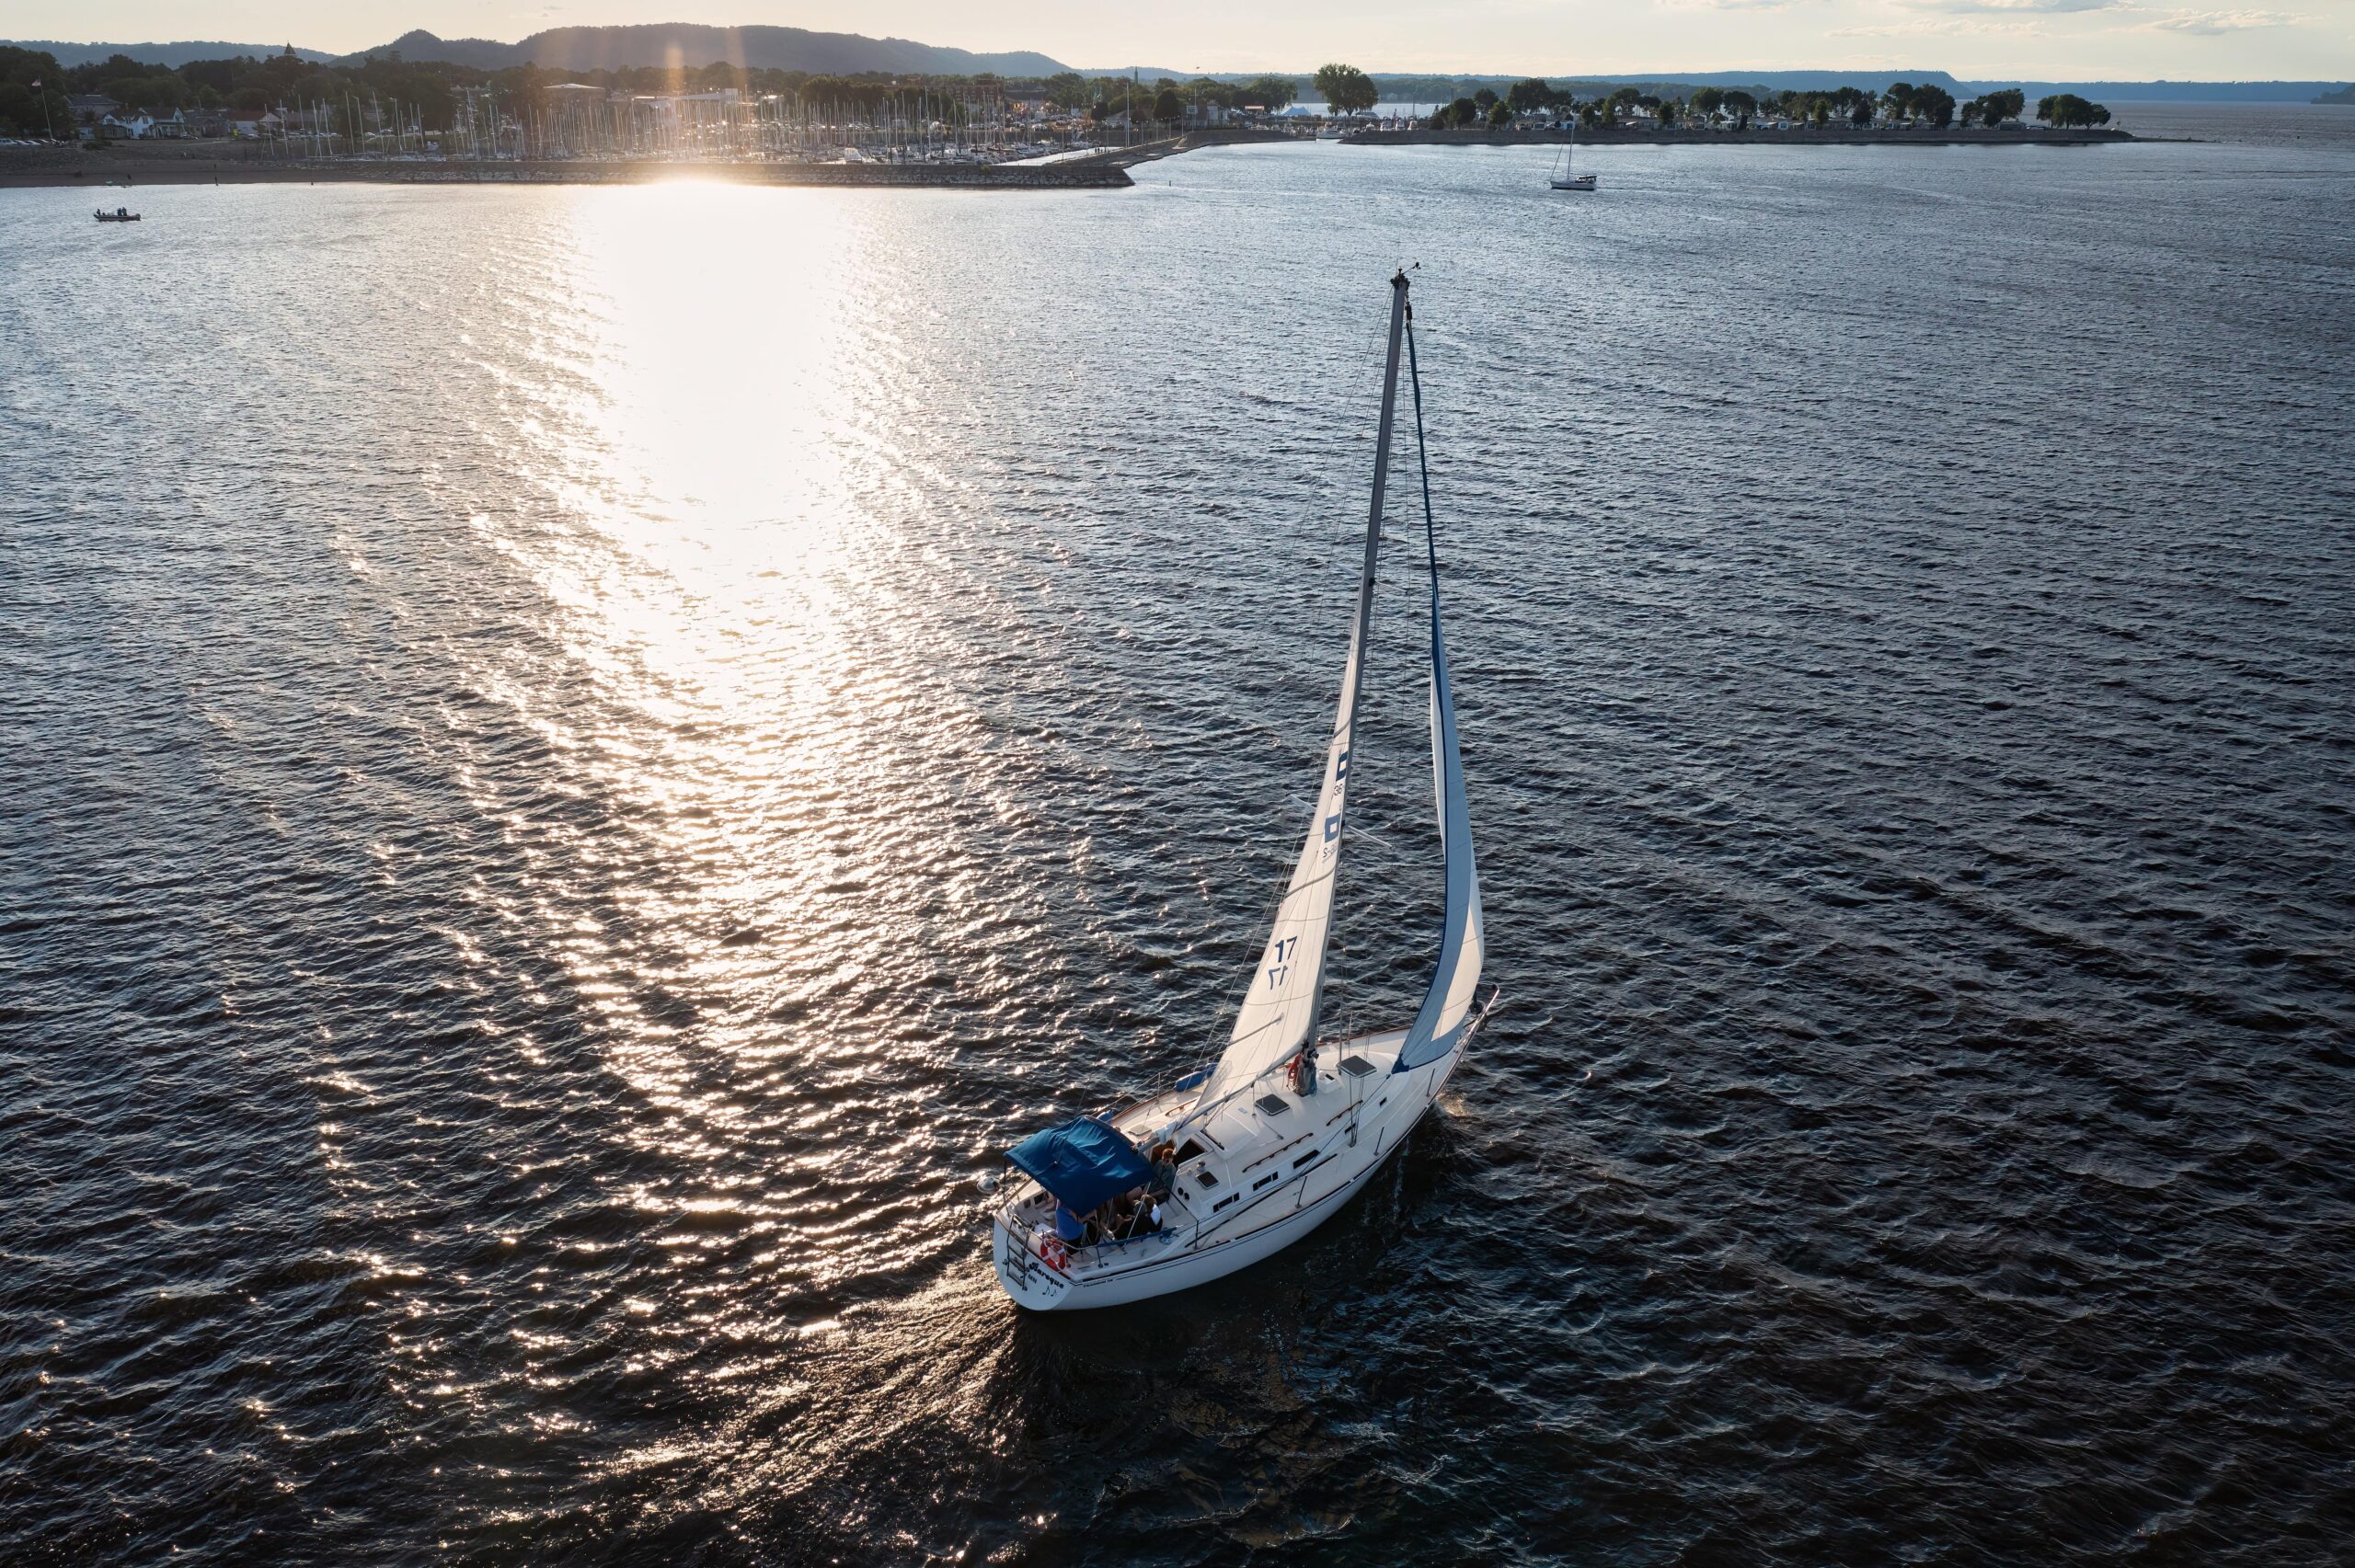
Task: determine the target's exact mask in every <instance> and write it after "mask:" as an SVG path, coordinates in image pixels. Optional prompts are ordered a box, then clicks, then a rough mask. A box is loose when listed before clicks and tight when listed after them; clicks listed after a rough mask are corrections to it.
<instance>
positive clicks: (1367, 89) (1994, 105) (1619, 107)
mask: <svg viewBox="0 0 2355 1568" xmlns="http://www.w3.org/2000/svg"><path fill="white" fill-rule="evenodd" d="M1315 90H1316V92H1317V95H1318V96H1319V97H1322V98H1323V99H1324V100H1325V103H1326V105H1327V108H1328V109H1331V110H1332V111H1333V112H1334V113H1336V114H1349V113H1356V112H1360V111H1361V110H1364V109H1372V108H1373V106H1374V104H1375V102H1376V101H1377V99H1378V96H1379V95H1378V93H1377V92H1376V89H1375V86H1374V83H1373V78H1372V77H1370V76H1368V75H1367V74H1365V73H1364V72H1363V71H1361V70H1359V69H1358V68H1357V67H1356V66H1354V65H1342V64H1328V65H1327V66H1325V67H1324V68H1322V69H1321V70H1319V71H1318V72H1317V73H1316V76H1315ZM2027 102H2028V99H2027V96H2026V95H2025V94H2024V93H2022V92H2021V91H2020V89H2019V88H2017V87H2005V88H2003V89H2001V90H1999V91H1996V92H1992V93H1982V94H1981V95H1980V96H1979V97H1975V98H1972V99H1971V100H1970V102H1969V103H1964V104H1958V103H1957V102H1956V101H1955V97H1954V95H1953V94H1952V93H1949V92H1947V90H1946V89H1945V88H1944V87H1941V86H1937V85H1936V83H1928V82H1925V83H1922V84H1920V85H1918V86H1917V85H1915V84H1913V83H1912V82H1892V83H1890V86H1889V88H1888V90H1887V91H1886V92H1882V93H1878V94H1875V93H1870V92H1867V91H1866V90H1864V89H1863V88H1861V87H1825V88H1820V89H1813V90H1810V89H1808V88H1803V87H1792V88H1786V89H1784V90H1783V91H1781V92H1777V93H1766V94H1763V95H1762V94H1754V93H1750V92H1746V91H1744V90H1742V89H1741V88H1739V87H1702V88H1699V89H1697V90H1695V91H1694V93H1693V94H1692V96H1691V97H1686V98H1675V97H1665V98H1664V97H1660V96H1658V95H1656V94H1652V93H1647V92H1645V91H1643V90H1642V89H1641V88H1638V87H1633V86H1623V87H1618V88H1615V89H1614V90H1613V91H1611V92H1609V93H1605V94H1602V95H1600V96H1597V97H1590V98H1583V99H1582V98H1580V97H1578V96H1577V95H1576V94H1575V93H1573V92H1571V91H1570V90H1569V89H1568V87H1557V86H1554V85H1553V84H1552V83H1550V82H1547V81H1546V80H1545V78H1544V77H1542V76H1531V77H1528V78H1526V79H1525V80H1522V81H1519V82H1515V83H1514V84H1513V85H1512V86H1511V87H1509V88H1507V89H1506V90H1505V92H1503V93H1502V94H1499V93H1498V92H1496V91H1495V90H1494V89H1493V88H1489V87H1482V88H1481V89H1480V90H1479V91H1478V92H1476V93H1474V94H1472V95H1471V96H1469V97H1459V98H1457V99H1455V100H1454V101H1453V102H1452V103H1449V104H1447V105H1445V106H1443V107H1442V108H1441V109H1439V110H1438V111H1437V112H1436V113H1434V114H1433V115H1432V116H1431V117H1430V121H1429V123H1430V126H1431V128H1432V129H1434V130H1439V131H1452V130H1469V129H1473V128H1476V127H1479V126H1483V125H1485V126H1488V127H1491V128H1499V127H1503V126H1506V125H1510V124H1511V123H1512V122H1513V121H1514V120H1516V119H1518V118H1520V117H1521V116H1522V115H1527V114H1551V115H1553V116H1555V117H1556V118H1557V119H1560V120H1568V119H1573V118H1575V119H1576V120H1577V121H1578V122H1579V123H1580V124H1581V125H1584V126H1588V127H1590V128H1600V127H1603V126H1605V125H1615V124H1618V123H1619V122H1620V121H1622V120H1626V119H1628V118H1630V117H1631V116H1633V114H1634V113H1635V111H1637V110H1638V109H1641V110H1643V111H1645V112H1646V113H1648V115H1649V116H1650V117H1651V118H1652V119H1653V120H1657V121H1658V122H1659V123H1660V124H1661V125H1663V126H1673V125H1675V124H1676V123H1677V122H1678V121H1680V120H1696V119H1697V120H1701V121H1704V122H1706V123H1712V124H1714V123H1716V122H1717V120H1720V119H1724V120H1731V121H1732V122H1733V124H1734V126H1735V128H1736V129H1738V130H1743V131H1746V130H1748V129H1749V128H1750V125H1751V122H1752V120H1757V119H1759V118H1760V117H1762V116H1772V117H1774V118H1776V119H1781V120H1791V121H1794V122H1796V123H1799V124H1812V125H1819V126H1828V125H1830V124H1831V123H1832V121H1833V120H1843V121H1845V122H1847V123H1848V124H1851V125H1856V126H1867V125H1871V124H1874V123H1876V122H1880V123H1886V124H1891V125H1926V126H1931V127H1934V128H1936V129H1938V130H1944V129H1945V128H1947V126H1950V125H1952V124H1954V123H1955V121H1956V120H1957V119H1959V120H1961V121H1962V123H1963V124H1964V125H1966V126H1969V125H1973V124H1977V125H2000V124H2002V123H2003V122H2004V121H2005V120H2015V119H2017V118H2018V117H2019V115H2020V112H2021V110H2022V109H2024V108H2026V106H2027ZM2036 115H2037V118H2038V119H2039V120H2043V121H2044V122H2045V123H2046V124H2048V125H2051V126H2055V127H2066V126H2091V125H2107V124H2108V123H2109V111H2108V109H2104V108H2103V107H2102V106H2101V105H2099V104H2097V103H2088V102H2086V101H2085V99H2084V98H2081V97H2076V96H2075V95H2074V94H2072V93H2060V94H2056V95H2054V96H2053V97H2048V98H2045V99H2043V100H2041V101H2040V102H2039V104H2038V105H2037V110H2036Z"/></svg>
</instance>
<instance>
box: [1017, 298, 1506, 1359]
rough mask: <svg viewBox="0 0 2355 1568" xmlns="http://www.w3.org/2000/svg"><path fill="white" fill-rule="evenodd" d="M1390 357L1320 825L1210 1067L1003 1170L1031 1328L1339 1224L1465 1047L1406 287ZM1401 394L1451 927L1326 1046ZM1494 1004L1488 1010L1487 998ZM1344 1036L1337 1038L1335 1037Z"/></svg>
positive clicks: (1475, 962) (1442, 681)
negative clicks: (1416, 485)
mask: <svg viewBox="0 0 2355 1568" xmlns="http://www.w3.org/2000/svg"><path fill="white" fill-rule="evenodd" d="M1390 283H1391V301H1390V350H1389V360H1388V365H1387V368H1386V370H1385V372H1384V378H1383V386H1382V423H1381V426H1380V429H1379V430H1378V431H1377V433H1376V435H1375V438H1374V461H1373V506H1372V508H1371V509H1370V512H1369V514H1368V519H1367V522H1366V533H1365V555H1364V560H1363V564H1362V566H1361V568H1360V570H1359V573H1358V583H1357V589H1358V593H1357V619H1356V624H1355V628H1354V630H1353V631H1352V633H1351V635H1350V654H1349V661H1348V663H1347V664H1346V665H1345V666H1344V667H1343V674H1342V678H1341V696H1340V704H1339V706H1338V710H1337V712H1336V713H1335V715H1334V720H1333V732H1332V738H1331V741H1330V743H1329V744H1328V746H1327V751H1326V759H1325V779H1324V785H1323V790H1322V793H1321V795H1320V798H1319V800H1318V802H1317V807H1316V815H1315V817H1314V818H1311V819H1310V823H1309V827H1308V832H1307V837H1306V841H1305V842H1304V844H1303V845H1302V846H1301V852H1300V860H1299V863H1298V865H1297V867H1296V869H1295V870H1294V871H1293V873H1292V883H1291V885H1290V887H1288V888H1287V889H1286V890H1285V893H1284V896H1283V899H1282V901H1281V903H1280V904H1279V905H1278V906H1277V908H1276V916H1275V925H1274V929H1273V930H1272V931H1270V932H1269V936H1268V944H1267V947H1266V950H1265V953H1264V956H1262V957H1261V959H1260V961H1259V966H1258V968H1257V969H1256V970H1255V971H1254V972H1253V975H1252V979H1251V983H1250V987H1249V989H1248V990H1247V991H1246V994H1245V996H1244V999H1243V1005H1242V1008H1241V1011H1240V1013H1239V1014H1238V1016H1237V1017H1236V1019H1235V1031H1234V1035H1233V1037H1232V1039H1231V1041H1230V1042H1229V1044H1228V1046H1227V1047H1226V1050H1225V1053H1224V1054H1223V1056H1221V1057H1220V1058H1219V1059H1218V1060H1217V1062H1216V1063H1214V1064H1213V1065H1212V1066H1211V1067H1209V1068H1207V1069H1204V1070H1200V1071H1196V1072H1193V1073H1189V1075H1187V1076H1186V1077H1184V1078H1181V1079H1179V1080H1178V1081H1177V1082H1176V1083H1174V1084H1172V1085H1170V1086H1169V1087H1168V1088H1166V1089H1164V1090H1161V1091H1159V1092H1158V1093H1150V1094H1148V1095H1146V1096H1145V1097H1144V1098H1143V1099H1141V1100H1139V1101H1137V1102H1136V1103H1134V1104H1130V1105H1128V1106H1126V1107H1123V1108H1121V1109H1119V1110H1115V1111H1113V1112H1112V1113H1111V1114H1109V1116H1082V1117H1080V1118H1078V1119H1077V1120H1075V1121H1073V1122H1071V1123H1069V1124H1067V1125H1065V1126H1063V1127H1052V1128H1050V1129H1048V1130H1046V1131H1044V1132H1040V1133H1037V1134H1034V1135H1033V1136H1031V1137H1030V1138H1028V1139H1024V1140H1023V1141H1022V1142H1021V1143H1019V1144H1017V1145H1016V1146H1015V1148H1014V1149H1013V1150H1011V1151H1010V1152H1009V1153H1008V1155H1007V1159H1008V1161H1009V1162H1011V1163H1012V1165H1013V1166H1014V1171H1015V1176H1016V1179H1015V1180H1014V1181H1013V1182H1012V1183H1010V1184H1008V1185H1006V1186H1005V1188H1003V1189H1002V1190H1001V1195H1000V1196H999V1197H998V1199H997V1211H996V1213H995V1215H994V1223H993V1224H992V1226H991V1232H992V1242H991V1253H992V1261H993V1262H994V1264H995V1265H996V1268H997V1277H998V1283H999V1284H1000V1285H1001V1286H1003V1287H1004V1288H1005V1293H1006V1294H1007V1295H1008V1296H1010V1297H1012V1298H1013V1299H1015V1301H1016V1302H1017V1303H1018V1304H1019V1305H1021V1306H1024V1307H1027V1308H1029V1309H1030V1310H1034V1311H1041V1312H1045V1311H1069V1310H1074V1309H1079V1308H1088V1307H1116V1306H1120V1305H1122V1304H1124V1303H1127V1302H1131V1301H1142V1300H1144V1299H1147V1298H1150V1297H1155V1296H1163V1295H1166V1294H1168V1293H1169V1292H1170V1291H1173V1290H1182V1289H1184V1288H1187V1287H1189V1286H1193V1285H1200V1284H1202V1283H1204V1282H1205V1281H1207V1280H1212V1279H1216V1278H1219V1277H1220V1276H1223V1275H1228V1274H1232V1273H1234V1272H1235V1270H1236V1269H1239V1268H1242V1267H1244V1266H1246V1265H1249V1264H1254V1263H1257V1262H1258V1261H1259V1260H1260V1259H1262V1258H1265V1257H1268V1256H1269V1255H1271V1254H1272V1253H1278V1252H1281V1251H1282V1250H1283V1249H1284V1248H1286V1247H1288V1246H1290V1245H1292V1243H1293V1242H1297V1241H1299V1240H1300V1239H1301V1238H1302V1237H1304V1236H1305V1235H1307V1234H1308V1233H1309V1232H1310V1231H1312V1230H1315V1229H1316V1227H1317V1226H1319V1225H1321V1224H1323V1223H1324V1222H1325V1221H1326V1220H1327V1219H1330V1218H1332V1216H1333V1215H1334V1214H1336V1213H1337V1212H1338V1211H1339V1210H1340V1208H1341V1207H1342V1206H1343V1205H1345V1204H1347V1203H1348V1202H1349V1201H1350V1198H1351V1197H1353V1196H1356V1194H1357V1193H1358V1192H1359V1191H1360V1190H1361V1189H1362V1188H1363V1187H1364V1186H1365V1185H1366V1184H1367V1183H1368V1182H1369V1181H1371V1180H1372V1179H1373V1174H1374V1173H1375V1172H1376V1171H1378V1170H1380V1169H1381V1168H1382V1166H1383V1164H1384V1162H1386V1161H1388V1160H1389V1159H1390V1157H1391V1156H1392V1155H1394V1154H1396V1152H1397V1150H1398V1147H1399V1145H1400V1144H1402V1143H1404V1142H1406V1140H1407V1135H1408V1134H1409V1133H1411V1132H1413V1131H1414V1130H1415V1125H1416V1124H1417V1123H1418V1122H1419V1121H1421V1120H1422V1118H1423V1116H1424V1114H1425V1113H1426V1112H1428V1111H1429V1110H1430V1107H1431V1104H1432V1103H1433V1102H1434V1101H1435V1100H1437V1099H1438V1098H1439V1094H1440V1091H1441V1090H1442V1088H1444V1087H1445V1086H1446V1083H1447V1081H1448V1078H1449V1076H1450V1075H1451V1074H1453V1072H1454V1071H1455V1069H1456V1064H1457V1063H1459V1062H1461V1061H1462V1060H1463V1059H1464V1051H1465V1046H1466V1045H1467V1044H1468V1043H1469V1042H1470V1041H1471V1038H1472V1036H1473V1035H1474V1033H1475V1032H1476V1030H1477V1029H1478V1028H1479V1026H1480V1023H1481V1019H1482V1017H1483V1016H1484V1015H1485V1013H1486V1011H1487V1010H1486V1009H1485V1008H1483V1007H1481V1006H1479V1005H1478V1001H1477V998H1476V995H1475V992H1476V990H1477V988H1478V986H1479V982H1480V959H1481V951H1482V942H1481V924H1480V883H1479V878H1478V876H1477V875H1476V871H1475V869H1474V866H1473V862H1472V828H1471V821H1470V814H1469V807H1467V806H1466V804H1465V791H1464V770H1463V763H1462V761H1461V760H1460V758H1459V756H1458V754H1457V750H1456V738H1455V701H1454V696H1453V689H1452V687H1451V685H1450V683H1449V680H1448V670H1447V648H1446V641H1445V638H1444V636H1443V635H1442V630H1441V625H1440V591H1439V544H1438V535H1437V532H1436V530H1435V528H1434V525H1433V523H1432V521H1431V511H1430V477H1429V471H1428V469H1427V468H1426V467H1425V466H1424V460H1423V453H1422V393H1421V390H1420V378H1419V375H1417V373H1416V371H1415V366H1414V341H1413V327H1412V326H1411V322H1412V315H1411V313H1409V311H1408V310H1407V277H1406V274H1405V273H1403V272H1401V273H1400V274H1399V275H1398V276H1397V277H1395V278H1393V279H1392V280H1390ZM1402 340H1403V341H1404V344H1405V347H1406V349H1407V364H1406V369H1407V373H1408V375H1409V376H1410V377H1412V378H1414V380H1415V385H1416V390H1415V439H1416V458H1417V471H1418V474H1419V476H1420V477H1421V480H1422V485H1421V499H1422V502H1423V508H1422V509H1423V532H1424V543H1425V564H1426V565H1427V566H1428V567H1429V569H1430V619H1431V637H1430V663H1429V670H1430V711H1431V735H1432V748H1431V752H1432V755H1431V764H1432V771H1433V773H1435V775H1436V780H1435V783H1436V786H1437V787H1436V794H1437V796H1438V801H1437V805H1438V809H1439V818H1440V839H1441V846H1442V853H1443V855H1444V858H1445V863H1446V866H1445V876H1446V888H1447V908H1446V920H1445V923H1444V927H1443V929H1442V932H1441V933H1440V941H1439V951H1438V953H1437V954H1436V955H1435V962H1434V964H1433V967H1432V970H1431V979H1430V985H1429V987H1428V988H1427V989H1426V990H1425V991H1424V993H1423V1000H1422V1005H1421V1006H1420V1008H1419V1009H1418V1011H1417V1012H1416V1013H1415V1016H1414V1018H1413V1020H1412V1021H1411V1022H1409V1023H1407V1024H1405V1025H1404V1026H1403V1027H1395V1028H1389V1029H1381V1030H1376V1031H1373V1032H1372V1033H1364V1034H1342V1033H1340V1032H1338V1031H1336V1032H1334V1033H1333V1034H1327V1033H1326V1032H1325V1031H1323V1030H1322V1029H1321V1028H1320V1025H1321V1024H1323V1023H1324V1022H1325V1019H1324V1009H1323V1007H1322V1003H1323V1001H1324V1000H1325V997H1324V993H1325V979H1326V949H1327V936H1328V935H1329V933H1330V931H1331V928H1332V924H1333V915H1334V884H1335V873H1336V872H1338V870H1339V864H1340V851H1341V839H1342V826H1343V823H1344V820H1345V818H1346V817H1347V815H1348V808H1349V791H1350V780H1351V779H1352V778H1353V777H1354V776H1355V775H1356V774H1357V773H1359V772H1360V770H1359V769H1358V768H1357V767H1356V766H1355V765H1354V754H1355V752H1356V750H1357V745H1356V742H1357V717H1358V690H1359V680H1360V677H1361V674H1362V673H1363V671H1364V663H1365V659H1364V656H1365V652H1366V641H1367V632H1368V629H1369V626H1370V624H1371V623H1372V620H1373V589H1374V577H1375V566H1376V564H1377V561H1378V557H1379V552H1380V550H1381V545H1382V519H1383V509H1382V504H1383V488H1384V478H1385V477H1386V476H1387V475H1388V472H1389V467H1390V435H1391V422H1392V416H1393V413H1394V411H1395V409H1396V406H1397V395H1398V380H1399V377H1398V372H1399V369H1400V364H1399V349H1400V346H1401V342H1402ZM1489 1000H1490V1001H1491V1003H1493V1001H1494V1000H1495V999H1494V997H1493V995H1492V996H1491V997H1490V999H1489ZM1337 1036H1338V1037H1337Z"/></svg>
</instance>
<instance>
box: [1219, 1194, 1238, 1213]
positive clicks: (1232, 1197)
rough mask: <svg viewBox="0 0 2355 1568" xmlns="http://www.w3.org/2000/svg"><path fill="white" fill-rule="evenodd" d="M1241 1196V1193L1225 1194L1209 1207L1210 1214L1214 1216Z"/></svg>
mask: <svg viewBox="0 0 2355 1568" xmlns="http://www.w3.org/2000/svg"><path fill="white" fill-rule="evenodd" d="M1241 1196H1243V1195H1242V1194H1241V1193H1229V1194H1227V1195H1226V1196H1224V1197H1223V1198H1221V1199H1219V1200H1218V1201H1217V1202H1216V1203H1214V1204H1212V1205H1211V1212H1212V1214H1216V1213H1217V1212H1218V1211H1219V1210H1220V1209H1222V1208H1224V1207H1226V1206H1227V1205H1228V1204H1230V1203H1233V1202H1234V1201H1235V1199H1236V1198H1238V1197H1241Z"/></svg>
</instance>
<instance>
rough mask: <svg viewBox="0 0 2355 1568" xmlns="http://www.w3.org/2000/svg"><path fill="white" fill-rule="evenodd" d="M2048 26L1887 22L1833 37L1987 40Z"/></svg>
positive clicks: (1837, 31)
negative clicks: (2000, 35)
mask: <svg viewBox="0 0 2355 1568" xmlns="http://www.w3.org/2000/svg"><path fill="white" fill-rule="evenodd" d="M2044 30H2045V29H2044V24H2043V23H2041V22H2039V21H2035V20H2033V19H2030V20H2026V21H2017V22H2004V21H1994V20H1990V19H1987V18H1984V17H1981V18H1976V19H1973V20H1970V21H1965V20H1964V19H1963V18H1961V17H1949V18H1947V19H1946V20H1944V21H1931V20H1928V19H1927V18H1924V20H1922V21H1918V22H1887V23H1882V24H1881V25H1879V26H1877V27H1865V28H1833V29H1832V31H1831V34H1830V36H1831V37H1832V38H1987V37H1990V36H1993V35H1997V34H2002V35H2005V36H2010V37H2026V36H2028V35H2031V34H2035V35H2041V34H2042V33H2043V32H2044Z"/></svg>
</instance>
